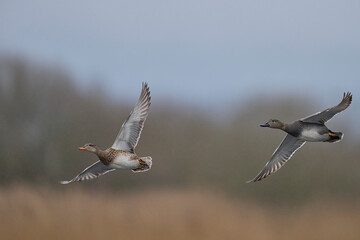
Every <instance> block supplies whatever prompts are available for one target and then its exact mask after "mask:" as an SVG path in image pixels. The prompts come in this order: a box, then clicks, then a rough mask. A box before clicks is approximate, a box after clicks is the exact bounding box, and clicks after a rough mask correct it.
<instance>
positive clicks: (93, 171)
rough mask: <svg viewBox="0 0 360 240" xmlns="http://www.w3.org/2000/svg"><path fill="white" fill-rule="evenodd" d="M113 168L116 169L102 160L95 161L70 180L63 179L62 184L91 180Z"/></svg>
mask: <svg viewBox="0 0 360 240" xmlns="http://www.w3.org/2000/svg"><path fill="white" fill-rule="evenodd" d="M113 170H115V169H114V168H111V167H108V166H106V165H104V164H103V163H102V162H100V161H97V162H96V163H94V164H93V165H91V166H90V167H88V168H86V169H85V170H84V171H82V172H81V173H80V174H79V175H77V176H76V177H74V178H73V179H71V180H70V181H61V182H60V183H61V184H69V183H72V182H79V181H85V180H91V179H95V178H98V177H100V176H101V175H104V174H105V173H108V172H110V171H113Z"/></svg>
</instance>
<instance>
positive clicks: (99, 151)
mask: <svg viewBox="0 0 360 240" xmlns="http://www.w3.org/2000/svg"><path fill="white" fill-rule="evenodd" d="M94 153H95V154H96V155H97V156H98V157H100V156H102V155H104V151H103V150H101V149H100V148H98V147H97V146H96V147H95V152H94Z"/></svg>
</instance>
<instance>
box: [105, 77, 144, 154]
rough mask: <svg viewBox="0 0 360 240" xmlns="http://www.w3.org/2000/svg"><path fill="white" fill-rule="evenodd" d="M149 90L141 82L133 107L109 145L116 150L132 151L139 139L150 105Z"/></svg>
mask: <svg viewBox="0 0 360 240" xmlns="http://www.w3.org/2000/svg"><path fill="white" fill-rule="evenodd" d="M150 100H151V96H150V90H149V87H148V84H147V83H143V84H142V90H141V94H140V97H139V100H138V101H137V103H136V105H135V107H134V109H133V110H132V112H131V113H130V115H129V117H128V118H127V119H126V121H125V122H124V123H123V125H122V126H121V129H120V131H119V133H118V135H117V137H116V139H115V142H114V144H113V145H112V146H111V147H112V148H114V149H116V150H123V151H128V152H132V153H133V152H134V149H135V147H136V145H137V143H138V141H139V138H140V134H141V131H142V129H143V128H144V123H145V120H146V118H147V116H148V113H149V109H150V105H151V102H150Z"/></svg>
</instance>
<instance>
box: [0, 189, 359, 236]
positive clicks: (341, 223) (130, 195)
mask: <svg viewBox="0 0 360 240" xmlns="http://www.w3.org/2000/svg"><path fill="white" fill-rule="evenodd" d="M323 200H325V199H323ZM323 200H318V201H312V202H308V203H305V204H302V205H298V206H297V207H281V206H278V207H277V206H272V207H270V206H265V205H260V204H257V203H254V202H250V201H246V200H241V199H236V198H230V197H227V196H225V195H223V194H221V193H217V192H209V191H202V190H200V191H199V190H185V189H177V190H175V189H173V190H166V189H162V190H147V191H140V192H127V193H117V194H114V193H111V192H109V191H84V190H81V189H80V188H77V187H75V188H71V189H70V190H69V189H68V190H63V191H54V190H50V189H47V188H33V187H27V186H20V185H17V186H12V187H7V188H2V189H1V190H0V215H1V218H0V232H1V239H8V240H19V239H27V240H33V239H34V240H35V239H36V240H41V239H47V240H48V239H59V240H60V239H88V240H92V239H128V240H132V239H147V240H152V239H154V240H155V239H156V240H161V239H174V240H176V239H179V240H180V239H207V240H209V239H210V240H211V239H254V240H255V239H269V240H272V239H274V240H281V239H284V240H285V239H286V240H287V239H293V240H297V239H299V240H300V239H301V240H303V239H334V240H335V239H336V240H338V239H354V240H355V239H360V221H359V220H360V217H359V216H360V199H353V200H351V201H348V202H346V204H345V203H344V202H336V201H329V200H325V201H323Z"/></svg>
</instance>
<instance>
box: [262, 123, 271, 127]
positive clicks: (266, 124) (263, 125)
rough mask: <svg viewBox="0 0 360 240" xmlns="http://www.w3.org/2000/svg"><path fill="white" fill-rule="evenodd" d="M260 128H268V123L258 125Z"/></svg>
mask: <svg viewBox="0 0 360 240" xmlns="http://www.w3.org/2000/svg"><path fill="white" fill-rule="evenodd" d="M260 127H270V124H269V123H264V124H260Z"/></svg>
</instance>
